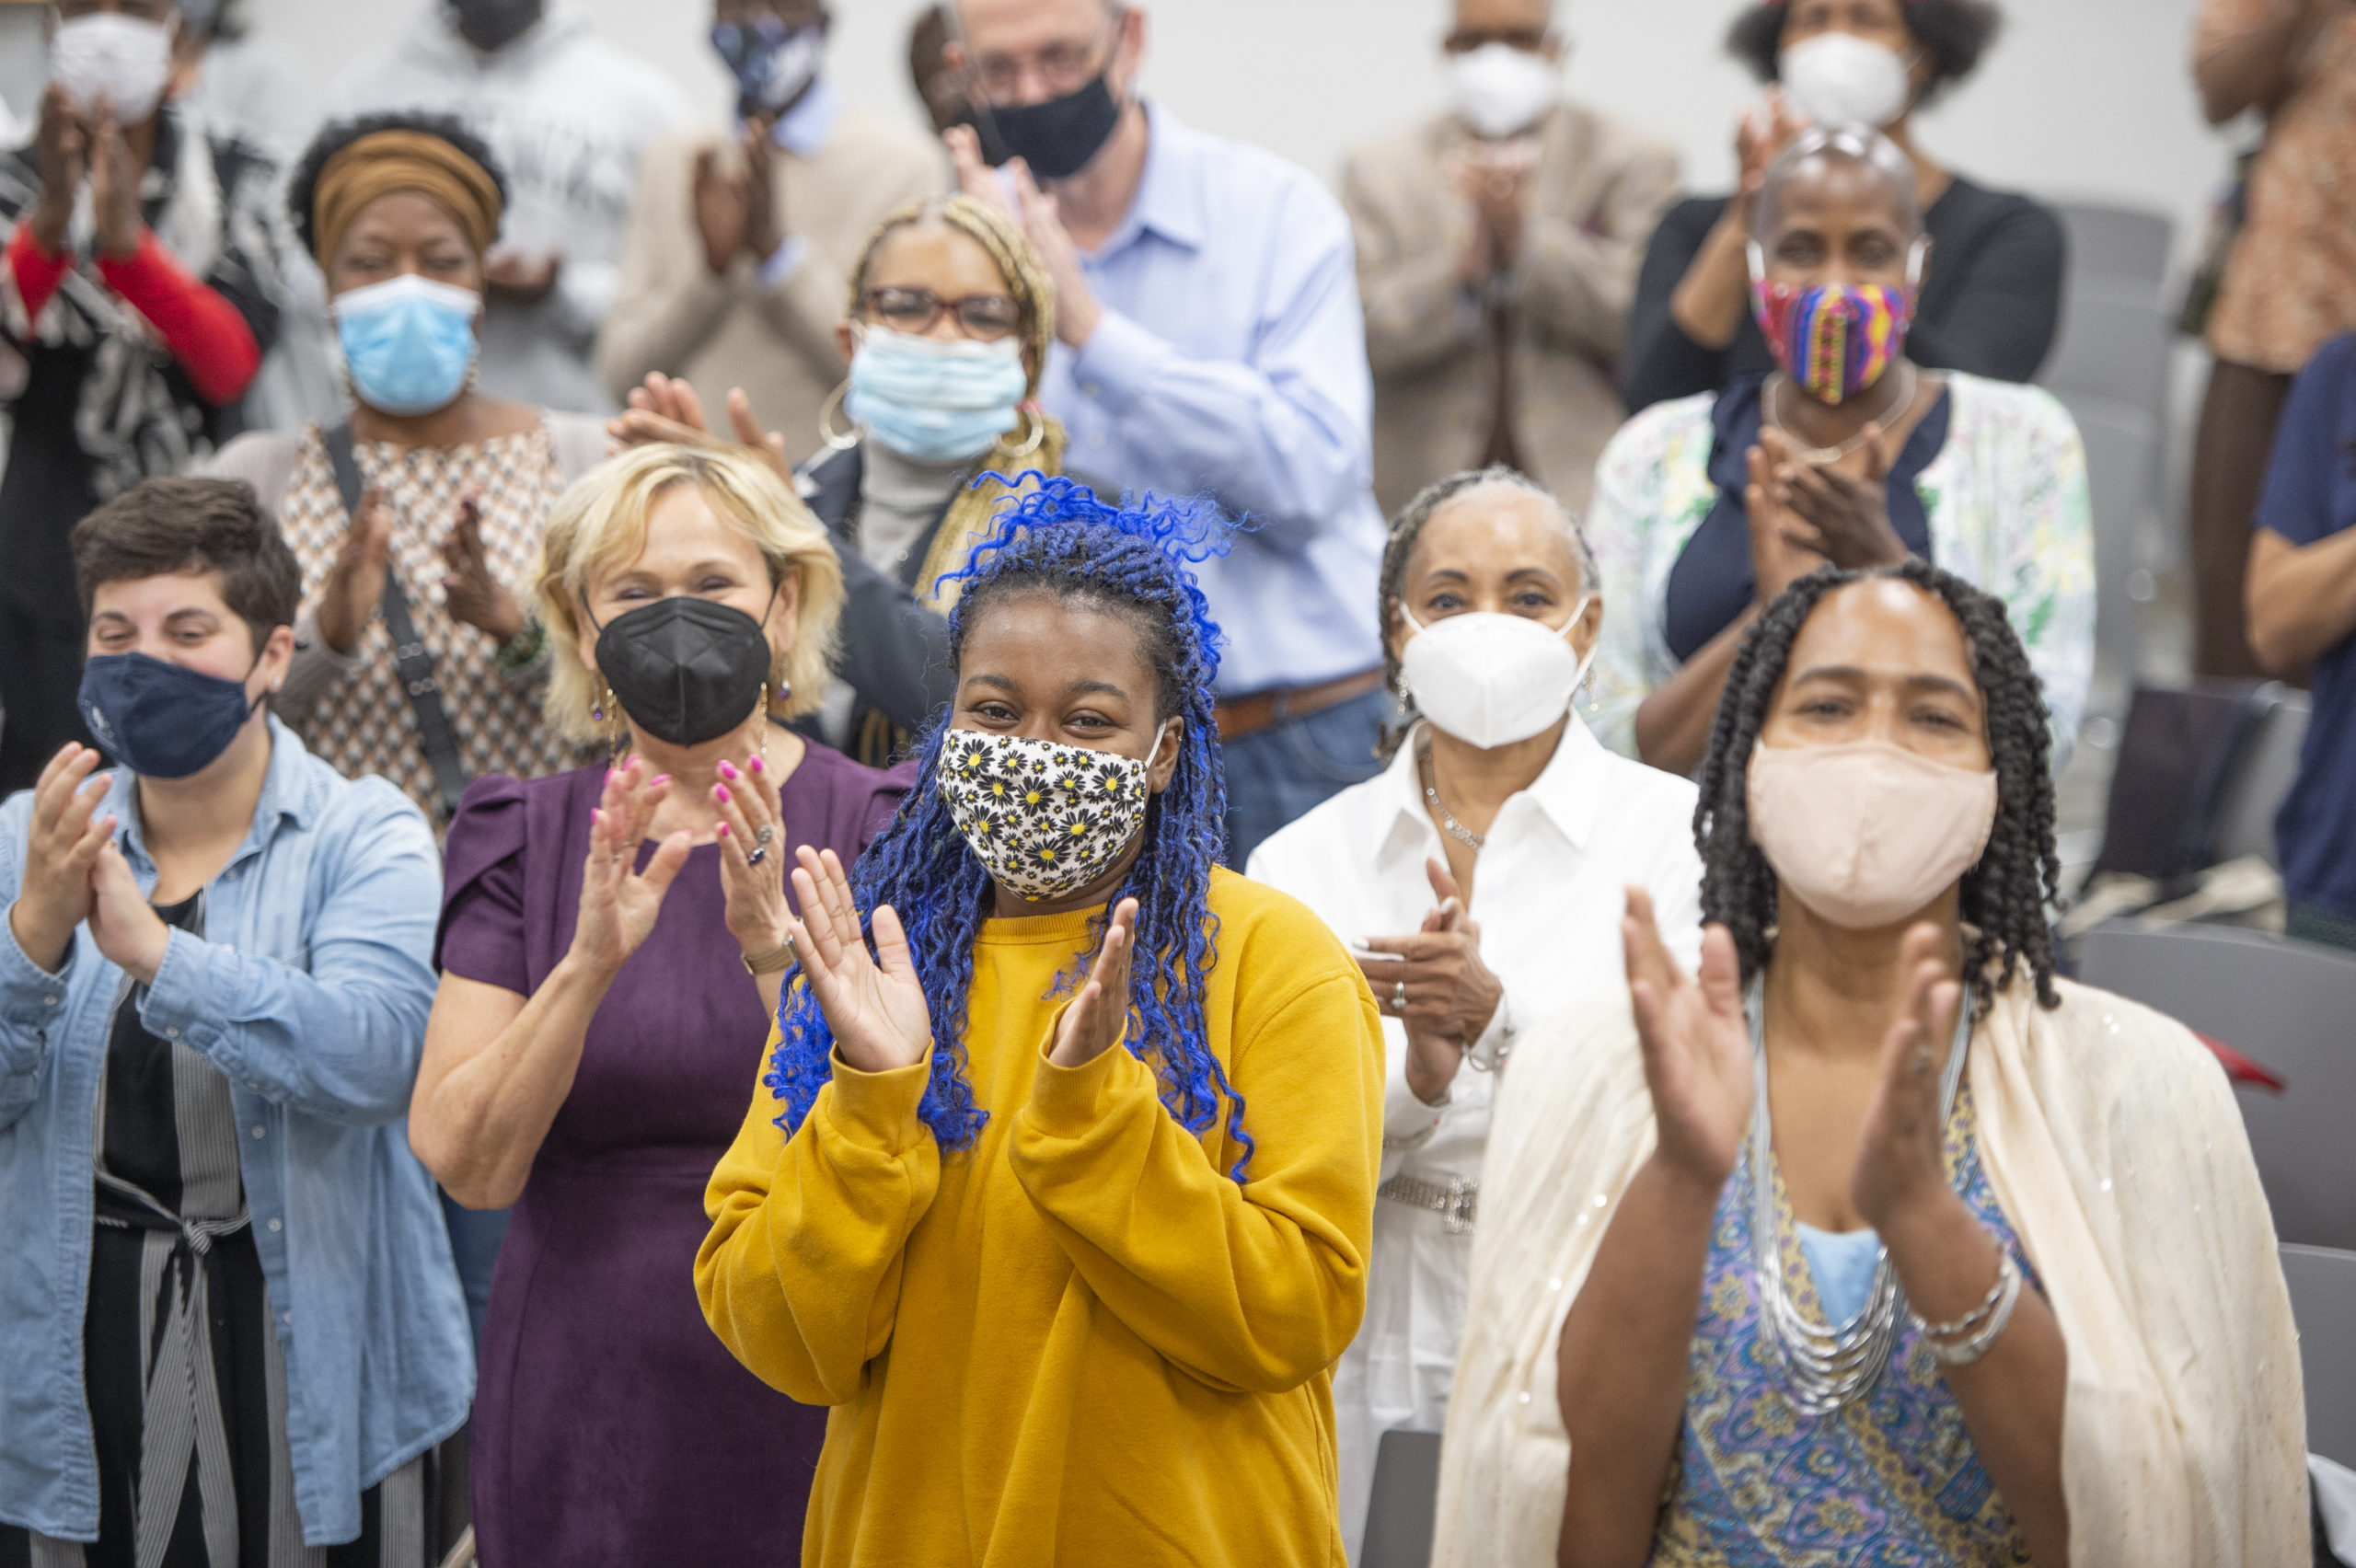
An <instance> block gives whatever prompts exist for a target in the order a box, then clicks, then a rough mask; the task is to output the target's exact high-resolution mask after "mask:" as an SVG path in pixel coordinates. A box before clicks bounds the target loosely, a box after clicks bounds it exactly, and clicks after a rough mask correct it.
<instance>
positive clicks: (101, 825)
mask: <svg viewBox="0 0 2356 1568" xmlns="http://www.w3.org/2000/svg"><path fill="white" fill-rule="evenodd" d="M94 767H98V753H97V752H95V751H92V750H91V749H90V748H89V747H87V746H85V745H76V744H73V743H71V742H69V743H67V744H66V745H65V746H64V748H63V749H62V750H60V751H59V752H58V754H57V755H55V756H53V757H51V758H50V759H49V766H48V767H44V768H42V769H41V770H40V780H39V781H38V782H37V783H35V784H34V786H33V815H32V823H31V825H30V827H29V829H28V830H27V832H26V835H25V879H24V885H23V886H22V887H21V888H20V889H19V890H18V891H17V903H16V906H15V907H14V908H12V909H10V910H9V911H8V928H9V930H10V931H11V932H12V933H14V935H15V936H16V939H17V949H18V951H22V952H23V953H24V955H25V956H26V957H27V958H29V959H30V960H32V962H33V963H34V966H35V967H37V968H39V969H40V970H41V971H42V972H43V973H44V974H55V973H56V972H57V966H58V965H59V964H61V963H64V962H65V949H66V946H67V944H69V943H70V942H72V941H73V940H74V928H75V927H76V926H79V925H80V924H81V923H82V922H83V921H85V920H87V919H88V918H89V917H90V905H91V899H92V894H91V882H90V870H91V868H92V867H93V866H95V865H97V864H98V851H99V850H101V849H103V848H105V847H107V845H108V844H109V843H110V842H111V841H112V840H113V838H114V829H115V819H114V818H113V817H111V816H102V817H99V818H98V820H97V821H95V822H93V821H92V820H91V813H93V812H95V811H97V810H98V802H99V801H103V800H105V799H106V797H107V790H108V787H109V786H110V784H111V783H112V782H113V780H112V778H110V776H109V775H107V774H103V773H102V774H99V775H98V777H97V778H91V777H90V770H91V769H92V768H94ZM86 780H87V782H86Z"/></svg>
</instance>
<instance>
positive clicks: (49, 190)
mask: <svg viewBox="0 0 2356 1568" xmlns="http://www.w3.org/2000/svg"><path fill="white" fill-rule="evenodd" d="M33 162H34V167H37V168H38V169H39V170H40V200H39V201H37V202H34V203H33V210H32V213H31V215H30V216H29V217H28V218H27V219H26V221H27V222H28V223H29V224H30V225H32V231H33V239H34V241H35V242H36V243H37V244H39V245H40V248H41V249H42V251H44V252H45V253H46V254H48V255H51V256H55V255H57V254H59V253H60V252H62V251H64V248H65V236H66V232H67V230H68V229H69V228H70V227H71V226H72V225H73V221H74V202H75V196H76V195H77V194H78V193H79V192H80V190H81V189H82V181H83V179H85V178H87V175H88V174H89V169H90V131H89V127H88V125H87V123H86V122H85V121H83V119H82V114H81V110H78V109H76V108H75V104H74V97H73V95H72V94H71V93H68V92H67V91H66V90H65V88H64V85H63V84H61V83H57V82H52V83H50V85H49V86H48V87H47V89H46V90H44V91H43V92H42V93H41V95H40V128H39V129H38V130H37V131H36V132H35V133H34V142H33Z"/></svg>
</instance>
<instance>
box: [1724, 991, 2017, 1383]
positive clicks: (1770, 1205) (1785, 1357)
mask: <svg viewBox="0 0 2356 1568" xmlns="http://www.w3.org/2000/svg"><path fill="white" fill-rule="evenodd" d="M1765 981H1766V976H1765V974H1764V972H1761V974H1757V975H1754V976H1753V977H1752V978H1751V982H1750V994H1749V996H1748V997H1746V998H1745V1002H1744V1010H1745V1011H1746V1012H1748V1013H1749V1014H1750V1070H1751V1081H1752V1085H1753V1089H1752V1095H1751V1106H1750V1160H1749V1165H1750V1262H1751V1272H1752V1275H1753V1278H1754V1279H1755V1280H1756V1282H1757V1286H1758V1292H1759V1322H1760V1328H1761V1332H1762V1333H1764V1334H1765V1336H1766V1339H1767V1343H1768V1348H1769V1349H1770V1350H1771V1351H1772V1352H1773V1354H1774V1356H1775V1359H1776V1360H1777V1361H1778V1362H1780V1363H1781V1364H1782V1366H1783V1368H1784V1398H1785V1399H1787V1400H1789V1401H1791V1403H1792V1406H1793V1408H1795V1409H1796V1410H1798V1411H1800V1412H1803V1413H1805V1414H1807V1415H1811V1416H1819V1415H1831V1413H1833V1412H1835V1411H1838V1410H1840V1409H1842V1407H1843V1406H1845V1405H1849V1404H1852V1403H1854V1402H1855V1401H1857V1400H1859V1399H1862V1398H1863V1397H1864V1396H1865V1394H1866V1393H1867V1392H1868V1391H1869V1390H1870V1389H1872V1388H1873V1386H1874V1384H1875V1383H1876V1381H1877V1380H1878V1379H1879V1378H1880V1377H1881V1372H1882V1368H1883V1367H1884V1366H1888V1364H1889V1351H1890V1346H1891V1345H1892V1344H1894V1343H1897V1340H1898V1325H1899V1324H1900V1321H1902V1320H1904V1318H1905V1316H1906V1293H1905V1292H1904V1291H1903V1290H1901V1289H1900V1288H1899V1284H1898V1271H1897V1270H1896V1269H1894V1268H1892V1267H1891V1266H1890V1262H1889V1249H1888V1247H1877V1248H1876V1249H1875V1251H1874V1281H1873V1286H1872V1287H1871V1288H1870V1289H1869V1290H1867V1291H1866V1293H1865V1309H1864V1310H1863V1311H1861V1312H1859V1313H1858V1314H1857V1315H1856V1317H1855V1318H1854V1319H1852V1320H1850V1321H1849V1322H1848V1323H1846V1324H1844V1325H1842V1326H1840V1327H1837V1328H1836V1327H1834V1326H1832V1325H1831V1324H1828V1323H1826V1322H1825V1321H1824V1320H1822V1319H1820V1318H1819V1317H1818V1316H1816V1315H1815V1314H1814V1313H1811V1312H1809V1311H1808V1310H1807V1309H1806V1308H1804V1307H1802V1306H1801V1305H1800V1304H1799V1302H1798V1301H1796V1299H1794V1298H1793V1296H1792V1289H1791V1283H1790V1281H1789V1280H1788V1279H1787V1278H1786V1277H1785V1275H1784V1241H1783V1228H1782V1225H1781V1223H1780V1222H1779V1220H1778V1217H1777V1215H1776V1212H1775V1178H1774V1169H1775V1167H1774V1159H1775V1129H1774V1124H1773V1118H1772V1117H1771V1116H1770V1115H1769V1113H1768V1110H1767V1007H1766V997H1765ZM1970 1044H1971V991H1970V988H1969V986H1967V987H1965V990H1964V993H1963V997H1962V999H1961V1002H1960V1003H1959V1005H1958V1009H1957V1011H1956V1020H1955V1040H1954V1042H1953V1043H1951V1044H1950V1045H1949V1046H1948V1047H1947V1063H1946V1070H1945V1072H1944V1073H1943V1074H1942V1075H1941V1077H1940V1078H1939V1125H1940V1126H1941V1127H1942V1128H1944V1127H1945V1126H1946V1124H1947V1121H1948V1119H1949V1118H1950V1117H1951V1116H1953V1115H1954V1113H1955V1096H1956V1090H1957V1087H1958V1085H1959V1084H1961V1082H1962V1081H1963V1059H1964V1056H1965V1055H1967V1054H1968V1052H1969V1047H1970Z"/></svg>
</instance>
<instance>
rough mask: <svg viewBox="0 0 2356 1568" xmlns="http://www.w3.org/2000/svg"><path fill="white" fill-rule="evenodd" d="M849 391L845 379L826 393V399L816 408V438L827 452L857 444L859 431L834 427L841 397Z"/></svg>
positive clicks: (845, 449) (847, 382) (841, 450)
mask: <svg viewBox="0 0 2356 1568" xmlns="http://www.w3.org/2000/svg"><path fill="white" fill-rule="evenodd" d="M849 393H850V383H849V381H848V380H846V381H845V382H844V383H843V384H842V385H841V386H837V387H836V388H835V389H834V390H833V391H832V392H829V393H827V394H826V403H825V405H824V406H823V407H821V408H820V409H819V410H818V439H820V440H821V441H824V442H825V443H826V450H827V451H829V452H848V451H849V450H850V449H851V448H852V447H854V446H857V445H858V444H859V432H858V431H857V430H856V429H854V430H851V431H849V432H838V431H837V430H836V429H835V415H836V413H837V411H838V410H840V409H841V408H842V406H843V398H846V397H847V396H849Z"/></svg>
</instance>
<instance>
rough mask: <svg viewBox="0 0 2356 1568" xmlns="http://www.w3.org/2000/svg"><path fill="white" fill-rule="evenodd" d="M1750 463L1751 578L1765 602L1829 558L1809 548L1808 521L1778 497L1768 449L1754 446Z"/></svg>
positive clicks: (1746, 499) (1746, 492)
mask: <svg viewBox="0 0 2356 1568" xmlns="http://www.w3.org/2000/svg"><path fill="white" fill-rule="evenodd" d="M1765 433H1766V434H1773V432H1772V431H1771V432H1765ZM1775 496H1776V486H1775V472H1774V467H1773V459H1772V458H1770V457H1769V455H1767V451H1766V449H1765V448H1764V447H1763V446H1754V447H1752V448H1751V449H1750V483H1749V484H1748V485H1746V486H1744V487H1743V492H1742V504H1743V513H1744V516H1745V518H1746V520H1747V521H1748V522H1749V523H1750V581H1751V586H1752V591H1753V592H1754V593H1755V594H1756V595H1757V597H1758V602H1759V603H1760V604H1761V605H1765V604H1766V603H1767V602H1768V601H1769V600H1771V599H1773V598H1774V597H1775V595H1776V594H1781V593H1782V592H1783V591H1784V589H1786V588H1788V587H1790V586H1791V585H1792V584H1793V583H1794V582H1797V581H1798V580H1799V579H1800V578H1803V577H1806V576H1807V574H1808V573H1809V572H1811V571H1815V570H1816V569H1817V568H1818V567H1819V566H1822V565H1824V564H1825V558H1824V557H1823V556H1820V555H1819V554H1818V553H1817V552H1816V551H1814V550H1812V549H1810V548H1807V544H1806V543H1804V542H1803V540H1802V537H1801V535H1800V532H1799V530H1800V529H1801V528H1803V527H1805V526H1806V525H1805V524H1803V523H1802V522H1801V521H1800V520H1799V519H1798V518H1797V517H1795V516H1794V515H1793V514H1792V512H1791V509H1790V508H1789V507H1787V506H1785V505H1784V504H1783V502H1779V501H1777V500H1776V499H1775Z"/></svg>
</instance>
